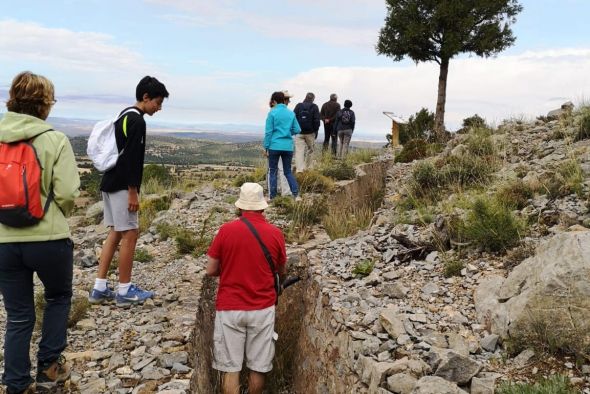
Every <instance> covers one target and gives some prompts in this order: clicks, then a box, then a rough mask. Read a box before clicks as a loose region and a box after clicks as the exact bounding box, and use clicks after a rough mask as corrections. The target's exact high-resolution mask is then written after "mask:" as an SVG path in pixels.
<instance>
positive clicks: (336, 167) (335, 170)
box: [320, 160, 356, 181]
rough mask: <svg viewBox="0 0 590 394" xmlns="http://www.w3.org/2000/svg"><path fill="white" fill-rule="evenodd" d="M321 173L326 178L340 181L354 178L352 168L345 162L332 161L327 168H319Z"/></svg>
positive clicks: (354, 172)
mask: <svg viewBox="0 0 590 394" xmlns="http://www.w3.org/2000/svg"><path fill="white" fill-rule="evenodd" d="M320 171H321V173H322V174H323V175H325V176H327V177H330V178H332V179H335V180H337V181H342V180H346V179H354V178H356V171H355V169H354V167H353V166H352V165H351V164H350V163H348V162H346V161H337V160H334V161H332V162H331V163H330V164H329V165H328V166H327V167H323V168H321V170H320Z"/></svg>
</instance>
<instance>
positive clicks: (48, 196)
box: [27, 129, 55, 213]
mask: <svg viewBox="0 0 590 394" xmlns="http://www.w3.org/2000/svg"><path fill="white" fill-rule="evenodd" d="M48 131H55V130H53V129H47V130H45V131H43V132H41V133H39V134H37V135H36V136H34V137H31V138H30V139H29V140H28V141H27V142H28V143H29V144H30V145H31V147H32V148H33V152H35V158H36V159H37V163H38V164H39V168H41V171H43V170H44V168H43V166H42V165H41V161H40V160H39V156H38V155H37V150H36V149H35V147H34V146H33V141H34V140H35V139H36V138H37V137H39V136H40V135H41V134H45V133H47V132H48ZM54 196H55V194H54V193H53V184H50V185H49V193H48V194H47V200H45V206H44V207H43V212H44V213H47V210H48V209H49V204H51V201H53V198H54Z"/></svg>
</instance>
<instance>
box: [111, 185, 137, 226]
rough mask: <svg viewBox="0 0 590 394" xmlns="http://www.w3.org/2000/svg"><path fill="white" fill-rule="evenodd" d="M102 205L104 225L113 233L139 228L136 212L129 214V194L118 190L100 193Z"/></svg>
mask: <svg viewBox="0 0 590 394" xmlns="http://www.w3.org/2000/svg"><path fill="white" fill-rule="evenodd" d="M102 201H103V203H104V225H105V226H107V227H113V229H114V230H115V231H127V230H135V229H138V228H139V220H138V214H137V212H129V192H128V191H127V190H119V191H117V192H113V193H107V192H102Z"/></svg>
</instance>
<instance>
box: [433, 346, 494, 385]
mask: <svg viewBox="0 0 590 394" xmlns="http://www.w3.org/2000/svg"><path fill="white" fill-rule="evenodd" d="M481 368H482V365H481V364H480V363H478V362H477V361H475V360H473V359H471V358H470V357H467V356H463V355H461V354H459V353H457V352H454V351H452V350H449V351H446V352H443V353H442V354H441V361H440V363H439V364H438V367H437V368H436V372H435V373H434V374H435V375H436V376H439V377H441V378H444V379H446V380H448V381H450V382H455V383H457V384H467V383H469V381H470V380H471V378H472V377H474V376H475V375H477V374H478V372H479V371H480V370H481Z"/></svg>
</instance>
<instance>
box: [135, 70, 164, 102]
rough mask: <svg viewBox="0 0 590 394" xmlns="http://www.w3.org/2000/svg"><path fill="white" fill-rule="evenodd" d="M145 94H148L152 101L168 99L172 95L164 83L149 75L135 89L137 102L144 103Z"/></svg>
mask: <svg viewBox="0 0 590 394" xmlns="http://www.w3.org/2000/svg"><path fill="white" fill-rule="evenodd" d="M144 94H147V95H148V97H149V98H150V99H155V98H156V97H162V98H167V97H168V96H169V95H170V94H169V93H168V91H167V90H166V86H164V84H163V83H162V82H160V81H158V80H157V79H156V78H154V77H150V76H149V75H146V76H145V77H143V78H142V79H141V81H139V83H138V84H137V87H136V88H135V98H136V99H137V101H142V100H143V95H144Z"/></svg>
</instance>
